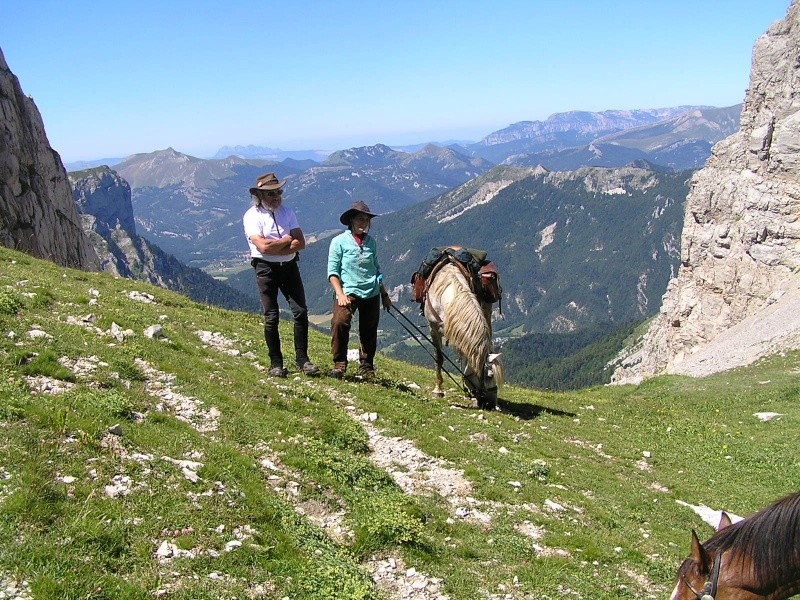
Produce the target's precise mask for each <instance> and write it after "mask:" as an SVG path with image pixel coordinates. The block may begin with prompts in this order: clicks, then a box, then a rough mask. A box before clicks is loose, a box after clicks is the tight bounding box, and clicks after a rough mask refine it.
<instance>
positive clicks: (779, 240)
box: [614, 0, 800, 383]
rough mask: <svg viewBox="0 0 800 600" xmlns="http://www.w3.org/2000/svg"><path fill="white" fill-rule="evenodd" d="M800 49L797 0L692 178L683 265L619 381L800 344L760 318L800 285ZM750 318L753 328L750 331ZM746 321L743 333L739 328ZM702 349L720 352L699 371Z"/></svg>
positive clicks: (760, 48) (726, 363)
mask: <svg viewBox="0 0 800 600" xmlns="http://www.w3.org/2000/svg"><path fill="white" fill-rule="evenodd" d="M798 56H800V0H794V1H793V2H792V4H791V6H790V7H789V10H788V12H787V15H786V18H785V19H784V20H782V21H777V22H776V23H774V24H773V25H772V26H770V28H769V29H768V31H767V32H766V33H765V34H764V35H762V36H761V37H760V38H759V39H758V40H757V41H756V43H755V46H754V49H753V59H752V70H751V75H750V86H749V88H748V90H747V92H746V95H745V101H744V104H743V107H742V116H741V125H740V130H739V132H738V133H736V134H734V135H732V136H730V137H729V138H727V139H725V140H723V141H721V142H719V143H718V144H717V145H716V146H714V149H713V151H712V156H711V157H710V158H709V160H708V162H707V163H706V166H705V167H704V168H703V169H701V170H700V171H698V172H697V173H696V174H695V176H694V178H693V180H692V183H691V189H690V192H689V196H688V197H687V200H686V208H685V222H684V229H683V233H682V236H681V266H680V269H679V271H678V273H677V276H676V277H675V278H674V279H672V280H671V281H670V283H669V285H668V287H667V291H666V293H665V295H664V297H663V302H662V306H661V309H660V312H659V314H658V315H657V316H656V317H655V319H654V321H653V322H652V324H651V325H650V327H649V329H648V331H647V333H646V334H645V336H644V339H643V341H642V344H641V347H640V348H638V350H637V351H636V352H634V353H632V354H631V355H629V356H627V357H625V359H624V360H623V362H622V365H623V366H622V367H620V368H618V369H617V371H616V372H615V375H614V381H615V382H618V383H636V382H639V381H641V380H642V379H644V378H647V377H650V376H653V375H657V374H660V373H688V374H692V375H698V374H707V373H708V372H713V371H719V370H725V369H727V368H731V367H732V366H738V365H739V364H746V363H747V362H752V361H753V360H755V359H756V358H759V357H760V356H763V355H764V354H765V353H768V352H774V351H775V350H777V349H783V348H786V347H791V344H796V339H797V336H786V335H782V338H783V342H780V343H779V342H778V341H775V340H773V342H774V343H772V342H770V340H769V339H764V336H766V335H769V334H768V329H769V328H759V327H758V326H757V325H755V326H753V325H752V324H753V323H755V324H757V323H758V322H759V315H761V314H764V315H765V316H766V315H767V314H774V313H776V309H778V308H781V307H780V306H772V305H781V304H786V303H790V302H795V300H794V299H795V298H796V297H797V294H796V293H795V292H796V290H797V289H798V288H800V275H797V273H798V267H800V222H798V217H800V152H798V150H800V99H798V98H800V96H799V95H798V92H800V63H798ZM777 313H778V314H783V315H786V316H787V317H788V316H790V315H792V314H795V315H799V316H798V317H797V318H795V319H789V320H785V321H783V323H784V325H783V326H782V327H781V328H780V329H782V330H783V334H785V333H786V330H787V329H794V328H797V329H798V331H800V322H796V323H795V322H794V321H800V310H792V309H791V307H789V308H781V310H778V311H777ZM746 323H750V324H751V325H750V326H748V328H747V329H746V331H745V324H746ZM737 325H739V327H738V330H737V335H731V332H732V330H733V328H734V327H736V326H737ZM725 332H728V335H726V336H722V335H721V334H723V333H725ZM748 333H749V335H748ZM725 339H737V340H738V342H737V346H738V347H739V348H738V349H739V350H741V346H742V344H745V345H747V346H748V348H750V351H748V352H746V353H745V356H744V357H739V358H738V359H735V360H734V358H733V354H734V352H733V351H732V350H733V348H732V347H731V346H727V347H726V346H724V345H722V341H723V340H725ZM791 340H795V342H792V341H791ZM715 341H717V346H716V347H714V346H713V344H714V342H715ZM795 347H796V346H795ZM726 348H727V349H726ZM701 354H705V355H706V356H713V357H714V359H713V361H712V362H709V361H708V360H707V361H705V362H706V366H705V368H704V369H702V370H698V369H696V368H695V367H696V366H697V364H698V363H697V360H695V361H693V360H692V356H693V355H695V356H699V355H701ZM728 354H729V355H730V360H726V355H728ZM712 363H713V365H714V366H713V367H712V368H710V369H709V365H710V364H712Z"/></svg>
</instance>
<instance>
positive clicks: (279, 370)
mask: <svg viewBox="0 0 800 600" xmlns="http://www.w3.org/2000/svg"><path fill="white" fill-rule="evenodd" d="M288 374H289V372H288V371H287V370H286V369H284V368H283V367H270V369H269V376H270V377H286V376H287V375H288Z"/></svg>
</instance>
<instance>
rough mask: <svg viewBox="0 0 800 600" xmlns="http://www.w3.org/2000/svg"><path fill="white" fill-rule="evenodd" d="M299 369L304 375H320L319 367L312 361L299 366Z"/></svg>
mask: <svg viewBox="0 0 800 600" xmlns="http://www.w3.org/2000/svg"><path fill="white" fill-rule="evenodd" d="M297 368H298V369H299V370H300V372H301V373H303V374H304V375H316V374H317V373H319V367H318V366H317V365H315V364H314V363H312V362H311V361H310V360H307V361H306V362H304V363H303V364H302V365H297Z"/></svg>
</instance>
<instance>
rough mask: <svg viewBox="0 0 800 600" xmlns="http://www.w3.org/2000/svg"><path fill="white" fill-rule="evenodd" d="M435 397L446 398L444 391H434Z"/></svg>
mask: <svg viewBox="0 0 800 600" xmlns="http://www.w3.org/2000/svg"><path fill="white" fill-rule="evenodd" d="M433 397H434V398H444V392H433Z"/></svg>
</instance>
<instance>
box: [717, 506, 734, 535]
mask: <svg viewBox="0 0 800 600" xmlns="http://www.w3.org/2000/svg"><path fill="white" fill-rule="evenodd" d="M731 525H733V521H731V518H730V517H729V516H728V513H726V512H725V511H724V510H723V511H722V514H721V515H720V516H719V525H717V531H722V530H723V529H725V528H726V527H730V526H731Z"/></svg>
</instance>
